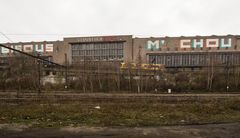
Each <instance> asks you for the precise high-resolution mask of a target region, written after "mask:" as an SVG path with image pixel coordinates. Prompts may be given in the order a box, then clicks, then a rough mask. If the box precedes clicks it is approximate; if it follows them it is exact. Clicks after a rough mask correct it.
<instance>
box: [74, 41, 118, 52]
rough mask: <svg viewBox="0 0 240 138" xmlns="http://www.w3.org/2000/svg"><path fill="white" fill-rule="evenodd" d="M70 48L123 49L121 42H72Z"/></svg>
mask: <svg viewBox="0 0 240 138" xmlns="http://www.w3.org/2000/svg"><path fill="white" fill-rule="evenodd" d="M71 48H72V50H94V49H123V43H122V42H121V43H89V44H73V45H72V47H71Z"/></svg>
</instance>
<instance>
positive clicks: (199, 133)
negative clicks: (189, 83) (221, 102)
mask: <svg viewBox="0 0 240 138" xmlns="http://www.w3.org/2000/svg"><path fill="white" fill-rule="evenodd" d="M0 137H3V138H28V137H31V138H32V137H33V138H45V137H47V138H52V137H53V138H58V137H61V138H65V137H66V138H75V137H79V138H115V137H118V138H126V137H127V138H142V137H147V138H148V137H153V138H155V137H156V138H161V137H162V138H175V137H177V138H191V137H193V138H202V137H203V138H212V137H216V138H228V137H231V138H238V137H240V123H233V124H207V125H188V126H162V127H135V128H126V127H111V128H109V127H75V128H74V127H65V128H60V129H52V128H29V127H27V126H23V125H6V124H5V125H0Z"/></svg>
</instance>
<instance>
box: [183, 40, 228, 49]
mask: <svg viewBox="0 0 240 138" xmlns="http://www.w3.org/2000/svg"><path fill="white" fill-rule="evenodd" d="M180 47H181V48H203V47H207V48H214V47H215V48H218V47H219V48H226V47H232V39H231V38H228V39H224V38H222V39H218V38H215V39H205V40H204V39H198V40H197V39H192V40H191V39H183V40H180Z"/></svg>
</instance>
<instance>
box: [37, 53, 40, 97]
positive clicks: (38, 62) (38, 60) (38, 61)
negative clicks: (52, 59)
mask: <svg viewBox="0 0 240 138" xmlns="http://www.w3.org/2000/svg"><path fill="white" fill-rule="evenodd" d="M37 56H38V59H37V64H38V94H40V93H41V60H40V59H39V57H40V53H38V54H37Z"/></svg>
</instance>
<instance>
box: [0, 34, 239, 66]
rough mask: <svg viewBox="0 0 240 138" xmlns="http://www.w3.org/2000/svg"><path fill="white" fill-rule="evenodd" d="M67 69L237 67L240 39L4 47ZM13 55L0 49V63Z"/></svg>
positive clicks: (103, 39) (76, 40) (125, 38)
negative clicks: (85, 65) (90, 64)
mask: <svg viewBox="0 0 240 138" xmlns="http://www.w3.org/2000/svg"><path fill="white" fill-rule="evenodd" d="M5 45H7V46H9V47H12V48H15V49H18V50H21V51H24V52H30V53H33V54H34V53H37V52H39V53H41V54H42V56H45V57H46V58H47V59H49V60H51V61H53V62H56V63H59V64H65V63H66V60H67V62H68V63H69V64H70V65H74V64H79V63H81V62H87V61H94V62H98V61H104V62H119V63H120V62H125V63H139V62H141V63H147V64H163V65H165V67H167V68H201V67H206V66H209V65H210V64H211V65H212V64H214V65H219V66H226V65H240V36H236V35H226V36H215V35H213V36H190V37H184V36H181V37H150V38H133V37H132V36H131V35H120V36H96V37H70V38H64V40H63V41H49V42H48V41H45V42H28V43H25V42H23V43H6V44H5ZM9 56H14V52H12V51H9V50H7V49H6V48H0V57H1V58H0V63H1V64H4V63H5V62H7V61H6V57H9Z"/></svg>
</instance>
